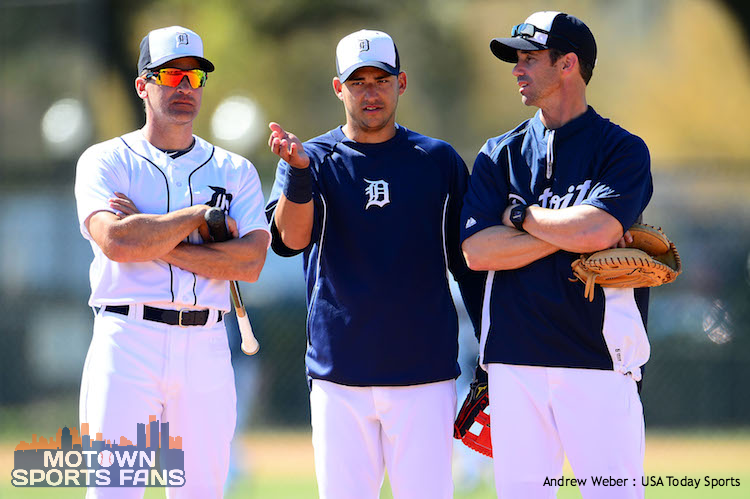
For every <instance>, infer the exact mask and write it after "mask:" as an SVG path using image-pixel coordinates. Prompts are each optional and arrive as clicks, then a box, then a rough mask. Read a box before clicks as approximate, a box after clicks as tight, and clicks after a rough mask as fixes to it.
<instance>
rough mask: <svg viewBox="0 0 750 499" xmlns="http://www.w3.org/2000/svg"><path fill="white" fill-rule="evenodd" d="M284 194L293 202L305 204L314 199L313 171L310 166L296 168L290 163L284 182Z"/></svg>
mask: <svg viewBox="0 0 750 499" xmlns="http://www.w3.org/2000/svg"><path fill="white" fill-rule="evenodd" d="M284 196H286V198H287V199H288V200H289V201H291V202H292V203H297V204H305V203H307V202H308V201H310V200H311V199H312V173H311V172H310V167H307V168H295V167H293V166H292V165H289V168H288V169H287V171H286V183H284Z"/></svg>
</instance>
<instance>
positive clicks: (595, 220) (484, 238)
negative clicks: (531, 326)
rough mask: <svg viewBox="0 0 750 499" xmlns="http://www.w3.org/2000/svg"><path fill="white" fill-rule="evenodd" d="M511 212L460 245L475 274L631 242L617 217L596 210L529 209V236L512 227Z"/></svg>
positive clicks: (527, 226) (524, 226) (583, 208)
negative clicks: (568, 253)
mask: <svg viewBox="0 0 750 499" xmlns="http://www.w3.org/2000/svg"><path fill="white" fill-rule="evenodd" d="M510 208H511V207H510V206H508V207H507V208H506V209H505V212H504V213H503V224H502V225H495V226H493V227H488V228H486V229H484V230H481V231H479V232H477V233H476V234H474V235H472V236H470V237H468V238H467V239H466V240H465V241H464V242H463V244H462V245H461V249H462V250H463V254H464V258H466V263H467V264H468V265H469V268H471V269H472V270H512V269H518V268H521V267H525V266H526V265H528V264H530V263H533V262H535V261H537V260H539V259H541V258H544V257H546V256H549V255H551V254H552V253H555V252H556V251H558V250H563V251H570V252H573V253H590V252H594V251H599V250H603V249H605V248H609V247H612V246H615V245H617V246H624V244H625V243H626V242H632V237H631V236H630V234H629V233H628V232H626V233H625V234H624V235H623V227H622V225H621V224H620V222H619V221H618V220H617V219H616V218H615V217H613V216H612V215H610V214H609V213H607V212H605V211H604V210H601V209H599V208H596V207H594V206H589V205H578V206H571V207H568V208H563V209H560V210H552V209H549V208H541V207H539V206H529V207H528V209H527V211H526V220H525V221H524V224H523V228H524V229H525V230H526V231H527V232H521V231H519V230H517V229H516V228H515V227H514V226H513V224H512V223H511V221H510Z"/></svg>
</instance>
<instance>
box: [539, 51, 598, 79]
mask: <svg viewBox="0 0 750 499" xmlns="http://www.w3.org/2000/svg"><path fill="white" fill-rule="evenodd" d="M567 53H568V52H564V51H562V50H560V49H554V48H553V49H549V60H550V63H551V64H554V63H556V62H557V60H558V59H559V58H560V57H562V56H564V55H565V54H567ZM578 68H579V70H580V73H581V78H583V82H584V83H585V84H586V85H588V84H589V81H591V76H593V74H594V65H593V64H592V63H590V62H587V61H584V60H583V59H581V57H580V56H578Z"/></svg>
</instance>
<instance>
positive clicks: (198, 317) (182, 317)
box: [104, 305, 224, 327]
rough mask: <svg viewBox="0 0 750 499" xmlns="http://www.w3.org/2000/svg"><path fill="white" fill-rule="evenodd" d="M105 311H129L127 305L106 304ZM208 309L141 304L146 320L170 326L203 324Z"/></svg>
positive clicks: (221, 315)
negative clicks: (169, 308) (170, 308)
mask: <svg viewBox="0 0 750 499" xmlns="http://www.w3.org/2000/svg"><path fill="white" fill-rule="evenodd" d="M104 310H105V311H107V312H112V313H113V314H120V315H128V313H129V312H130V306H129V305H107V306H106V307H104ZM208 314H209V311H208V310H166V309H163V308H156V307H149V306H148V305H144V306H143V318H144V319H145V320H147V321H154V322H161V323H163V324H169V325H170V326H182V327H186V326H205V325H206V322H208ZM218 314H219V318H218V319H217V321H216V322H221V320H222V317H223V315H224V314H222V312H221V310H219V311H218Z"/></svg>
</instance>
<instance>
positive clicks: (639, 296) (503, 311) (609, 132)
mask: <svg viewBox="0 0 750 499" xmlns="http://www.w3.org/2000/svg"><path fill="white" fill-rule="evenodd" d="M490 48H491V50H492V52H493V54H494V55H495V56H496V57H498V58H499V59H501V60H503V61H506V62H511V63H513V64H515V65H514V66H513V71H512V72H513V76H515V77H516V79H517V82H518V86H519V93H520V94H521V100H522V101H523V103H524V104H525V105H527V106H535V107H538V108H539V111H538V112H537V113H536V115H535V116H534V117H533V118H531V119H530V120H528V121H525V122H524V123H522V124H521V125H519V126H518V127H516V128H515V129H514V130H511V131H509V132H507V133H505V134H503V135H500V136H499V137H495V138H492V139H490V140H488V141H487V143H486V144H485V145H484V147H482V149H481V151H480V152H479V155H478V156H477V158H476V161H475V163H474V169H473V171H472V175H471V181H470V186H469V190H468V192H467V195H466V197H465V199H464V206H463V210H462V214H461V227H462V228H461V231H462V233H461V240H462V249H463V252H464V256H465V257H466V261H467V262H468V264H469V267H470V268H472V269H475V270H488V271H489V273H488V277H487V282H486V286H485V291H484V305H483V309H482V317H481V335H480V362H481V363H482V365H483V366H485V367H486V368H487V370H488V377H489V397H490V405H491V407H492V408H493V410H492V415H491V422H492V424H491V436H492V447H493V456H494V468H495V483H496V487H497V493H498V497H510V498H516V497H523V498H549V497H554V496H555V494H556V490H557V485H558V483H557V482H551V481H550V478H555V477H557V478H559V477H560V476H561V475H562V465H563V459H564V456H565V455H567V457H568V460H569V461H570V464H571V466H572V468H573V472H574V473H575V475H576V477H577V478H579V479H587V482H586V483H585V485H582V486H581V492H582V494H583V497H584V498H586V499H588V498H591V497H607V498H613V497H616V498H620V497H622V498H626V497H627V498H631V497H642V496H643V486H642V483H641V477H642V475H643V449H644V427H643V409H642V406H641V401H640V398H639V395H638V390H637V386H636V384H637V381H639V380H640V379H641V366H642V365H643V364H644V363H645V362H646V361H647V360H648V357H649V342H648V338H647V336H646V331H645V324H646V314H647V307H648V291H647V289H635V290H634V289H625V288H618V289H614V288H606V289H603V288H598V289H597V290H596V296H595V298H594V301H593V302H589V301H588V299H586V298H585V297H584V292H583V285H582V284H581V283H579V282H572V281H571V278H573V274H572V270H571V262H572V261H573V260H574V259H576V258H577V257H578V255H579V254H580V253H589V252H593V251H598V250H602V249H605V248H608V247H612V246H614V245H618V244H619V245H622V244H624V243H625V242H626V241H628V242H629V241H631V240H632V239H631V238H630V234H629V233H628V232H627V230H628V228H629V227H630V226H631V225H632V224H633V223H634V222H636V221H637V220H638V218H639V217H640V216H641V214H642V212H643V210H644V209H645V208H646V205H647V204H648V201H649V199H650V198H651V194H652V190H653V188H652V180H651V172H650V159H649V154H648V149H647V148H646V145H645V144H644V143H643V141H642V140H641V139H640V138H638V137H636V136H634V135H632V134H630V133H628V132H627V131H625V130H624V129H622V128H620V127H619V126H617V125H615V124H613V123H611V122H610V121H609V120H607V119H604V118H602V117H601V116H599V115H598V114H597V113H596V112H595V111H594V109H593V108H592V107H590V106H589V105H588V104H587V101H586V86H587V84H588V81H589V79H590V78H591V75H592V71H593V68H594V65H595V63H596V43H595V41H594V36H593V35H592V34H591V31H590V30H589V29H588V27H586V25H585V24H583V23H582V22H581V21H580V20H579V19H577V18H575V17H573V16H571V15H568V14H563V13H559V12H537V13H535V14H532V15H531V16H530V17H529V18H528V19H527V20H526V22H524V23H522V24H519V25H517V26H515V27H514V28H513V30H512V32H511V38H496V39H494V40H492V42H491V44H490ZM609 477H612V478H616V479H624V480H626V482H620V483H625V485H624V486H617V487H604V486H601V485H598V486H597V485H596V484H595V483H594V481H595V479H598V478H609Z"/></svg>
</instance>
